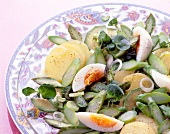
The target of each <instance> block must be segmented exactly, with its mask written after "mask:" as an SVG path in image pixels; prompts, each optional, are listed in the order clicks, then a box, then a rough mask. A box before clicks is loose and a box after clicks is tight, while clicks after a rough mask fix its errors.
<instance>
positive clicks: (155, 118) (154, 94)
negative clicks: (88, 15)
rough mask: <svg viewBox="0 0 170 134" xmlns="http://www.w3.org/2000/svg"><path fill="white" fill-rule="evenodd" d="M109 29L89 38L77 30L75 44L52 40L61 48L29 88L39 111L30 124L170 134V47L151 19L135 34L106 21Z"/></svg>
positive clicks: (65, 130)
mask: <svg viewBox="0 0 170 134" xmlns="http://www.w3.org/2000/svg"><path fill="white" fill-rule="evenodd" d="M101 19H102V20H103V21H105V22H107V25H102V26H101V25H100V26H95V27H94V28H92V29H91V30H90V31H88V32H87V33H86V35H85V37H83V35H82V34H81V33H80V32H79V31H78V30H77V29H76V28H75V27H74V26H72V25H70V24H69V25H68V32H69V34H70V37H71V38H72V40H67V39H64V38H61V37H59V36H49V40H50V41H51V42H53V43H55V44H56V47H55V48H54V49H53V50H52V51H51V52H50V54H49V55H48V56H47V58H46V61H45V74H46V76H44V77H37V78H33V79H32V80H33V81H34V82H35V83H37V84H39V88H38V89H33V88H31V87H26V88H24V89H23V90H22V93H23V94H24V95H25V96H32V94H34V95H33V96H34V97H31V102H32V103H33V104H34V107H33V108H32V109H30V110H28V111H27V116H28V117H30V118H34V119H35V120H36V118H38V116H39V113H40V111H43V112H46V113H47V115H46V116H45V117H44V120H45V122H46V123H47V124H48V125H50V126H52V127H56V128H58V129H59V131H58V133H59V134H119V133H120V134H162V133H163V134H168V133H170V96H169V94H170V77H169V74H170V62H169V61H170V46H169V44H170V42H169V39H168V38H169V37H168V36H167V35H166V34H164V33H163V32H161V33H159V34H158V35H153V34H152V32H153V31H154V28H155V26H156V20H155V18H154V16H153V15H152V14H150V15H149V16H148V18H147V20H146V21H145V22H139V23H137V24H136V25H135V26H134V27H133V28H129V27H128V26H126V25H123V24H121V25H120V24H118V20H117V19H116V18H110V17H109V16H102V17H101Z"/></svg>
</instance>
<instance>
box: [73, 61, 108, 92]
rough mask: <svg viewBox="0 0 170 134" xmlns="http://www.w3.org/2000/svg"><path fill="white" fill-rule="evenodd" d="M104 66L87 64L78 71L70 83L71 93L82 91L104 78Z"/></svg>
mask: <svg viewBox="0 0 170 134" xmlns="http://www.w3.org/2000/svg"><path fill="white" fill-rule="evenodd" d="M104 70H105V65H104V64H100V63H94V64H89V65H87V66H85V67H83V68H82V69H80V70H79V71H78V73H77V74H76V76H75V77H74V80H73V83H72V89H73V92H77V91H82V90H84V89H85V87H86V86H88V85H91V84H92V83H93V82H96V81H98V80H99V79H101V78H102V77H104Z"/></svg>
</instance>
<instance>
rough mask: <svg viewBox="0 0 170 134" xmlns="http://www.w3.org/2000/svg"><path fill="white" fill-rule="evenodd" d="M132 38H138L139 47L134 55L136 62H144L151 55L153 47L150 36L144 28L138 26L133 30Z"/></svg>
mask: <svg viewBox="0 0 170 134" xmlns="http://www.w3.org/2000/svg"><path fill="white" fill-rule="evenodd" d="M133 36H134V37H137V36H139V37H140V42H139V44H140V45H139V50H138V52H137V55H136V61H145V60H146V59H147V58H148V56H149V54H150V53H151V50H152V46H153V43H152V39H151V36H150V35H149V33H148V32H147V31H146V30H145V29H144V28H142V27H140V26H137V27H136V28H134V29H133Z"/></svg>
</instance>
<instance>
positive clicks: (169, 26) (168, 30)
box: [162, 22, 170, 35]
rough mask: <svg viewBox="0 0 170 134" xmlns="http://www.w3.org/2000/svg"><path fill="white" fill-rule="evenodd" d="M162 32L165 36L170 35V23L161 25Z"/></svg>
mask: <svg viewBox="0 0 170 134" xmlns="http://www.w3.org/2000/svg"><path fill="white" fill-rule="evenodd" d="M162 31H163V32H164V33H165V34H166V35H169V34H170V22H165V23H164V24H163V25H162Z"/></svg>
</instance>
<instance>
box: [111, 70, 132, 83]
mask: <svg viewBox="0 0 170 134" xmlns="http://www.w3.org/2000/svg"><path fill="white" fill-rule="evenodd" d="M133 73H134V71H126V70H120V71H118V72H116V73H115V76H114V80H115V81H117V82H120V83H122V82H123V78H124V77H125V76H127V75H129V74H133Z"/></svg>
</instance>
